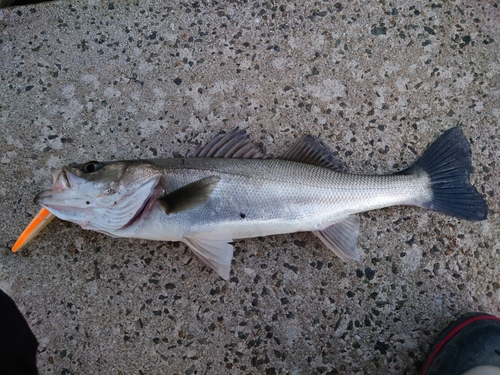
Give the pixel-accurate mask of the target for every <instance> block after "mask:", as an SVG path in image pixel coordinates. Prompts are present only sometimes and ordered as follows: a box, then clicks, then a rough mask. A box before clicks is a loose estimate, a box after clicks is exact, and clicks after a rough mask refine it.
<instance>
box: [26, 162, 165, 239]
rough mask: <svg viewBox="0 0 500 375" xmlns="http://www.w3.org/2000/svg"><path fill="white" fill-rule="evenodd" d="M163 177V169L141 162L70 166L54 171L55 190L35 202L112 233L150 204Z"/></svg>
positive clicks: (66, 216)
mask: <svg viewBox="0 0 500 375" xmlns="http://www.w3.org/2000/svg"><path fill="white" fill-rule="evenodd" d="M160 178H161V171H160V170H158V169H157V168H156V167H154V166H153V165H151V164H149V163H147V162H142V161H141V162H139V161H138V162H134V161H118V162H97V161H91V162H88V163H85V164H79V165H70V166H66V167H64V168H62V169H56V170H52V179H53V186H52V189H50V190H47V191H44V192H42V193H40V194H38V196H37V197H36V198H35V202H36V203H38V204H40V205H41V206H43V207H45V208H47V209H48V210H49V211H50V212H52V213H53V214H54V215H55V216H57V217H58V218H60V219H62V220H67V221H71V222H74V223H77V224H79V225H80V226H82V228H84V229H91V230H96V231H99V232H103V233H106V234H110V235H113V234H114V232H116V231H117V230H119V229H121V228H123V227H125V226H127V225H128V224H130V223H131V222H133V221H134V220H135V219H137V217H138V216H139V215H142V213H143V210H144V209H145V208H146V207H147V206H148V207H149V206H150V205H148V202H149V201H150V199H151V197H152V196H153V195H154V192H155V189H157V190H158V189H161V188H160V187H159V186H158V183H159V181H160Z"/></svg>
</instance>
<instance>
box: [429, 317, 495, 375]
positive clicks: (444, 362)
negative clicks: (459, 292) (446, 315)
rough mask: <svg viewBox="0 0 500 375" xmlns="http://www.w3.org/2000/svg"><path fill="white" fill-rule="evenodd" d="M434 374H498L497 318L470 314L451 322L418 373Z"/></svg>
mask: <svg viewBox="0 0 500 375" xmlns="http://www.w3.org/2000/svg"><path fill="white" fill-rule="evenodd" d="M471 371H472V372H471ZM488 371H489V372H488ZM438 374H439V375H479V374H481V375H486V374H488V375H489V374H491V375H500V318H498V317H496V316H493V315H488V314H483V313H470V314H466V315H464V316H462V317H461V318H459V319H458V320H456V321H455V322H453V323H451V324H450V325H449V326H448V328H446V329H445V330H444V331H443V332H442V333H441V335H440V336H439V338H438V340H437V341H436V344H435V345H434V347H433V349H432V351H431V353H430V354H429V356H428V357H427V359H426V361H425V363H424V366H423V367H422V370H421V371H420V375H438Z"/></svg>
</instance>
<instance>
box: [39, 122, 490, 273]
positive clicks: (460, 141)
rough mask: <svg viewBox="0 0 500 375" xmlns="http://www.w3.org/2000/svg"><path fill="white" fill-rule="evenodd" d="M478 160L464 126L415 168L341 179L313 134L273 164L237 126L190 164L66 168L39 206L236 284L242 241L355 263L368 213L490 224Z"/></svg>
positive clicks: (445, 137)
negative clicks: (307, 242)
mask: <svg viewBox="0 0 500 375" xmlns="http://www.w3.org/2000/svg"><path fill="white" fill-rule="evenodd" d="M436 157H439V158H440V159H439V160H438V161H436V160H435V158H436ZM469 158H470V148H469V145H468V143H467V141H466V140H465V137H464V136H463V134H462V132H461V131H460V130H459V129H458V128H454V129H451V130H449V131H448V132H446V133H445V135H443V136H442V137H441V138H440V139H438V140H437V141H436V143H435V144H434V145H433V146H431V147H430V148H429V150H428V151H427V152H426V153H425V154H424V156H423V157H422V158H421V159H419V161H417V163H416V164H415V165H414V166H413V167H412V168H410V169H408V170H407V171H403V172H402V173H397V174H393V175H384V176H374V175H354V174H348V173H343V172H340V171H339V167H338V163H337V162H336V160H335V159H334V157H333V155H332V154H331V152H330V151H329V149H328V148H326V146H324V145H323V144H322V143H321V142H320V141H319V140H317V139H315V138H313V137H310V136H309V137H307V136H306V137H303V138H302V139H301V140H300V141H299V142H298V143H297V144H296V145H294V146H293V147H292V148H291V149H290V150H289V151H288V152H287V153H285V155H283V156H282V158H278V159H272V158H269V157H268V156H267V155H265V154H262V153H261V152H260V151H259V150H258V149H257V148H256V147H255V146H254V145H253V144H252V143H251V141H250V140H249V139H248V137H247V135H246V133H245V132H244V131H239V130H237V129H236V130H234V131H233V132H230V133H228V134H227V135H224V134H219V135H217V136H216V138H215V139H214V140H213V141H212V142H210V143H209V144H207V146H204V147H200V148H199V149H198V150H197V151H196V152H195V155H194V157H190V158H170V159H158V160H138V161H119V162H110V163H98V162H90V163H87V164H83V165H80V166H75V167H65V168H64V169H63V170H62V171H56V172H54V187H53V189H52V190H49V191H46V192H43V193H41V194H40V195H39V196H38V197H37V202H38V203H40V204H41V205H42V206H44V207H46V208H47V209H48V210H49V211H51V212H52V213H53V214H54V215H56V216H58V217H60V218H61V219H63V220H69V221H72V222H75V223H78V224H80V225H81V226H82V227H83V228H85V229H92V230H97V231H99V232H102V233H105V234H108V235H111V236H116V237H130V238H143V239H150V240H164V241H165V240H171V241H183V242H185V243H186V244H187V245H188V246H189V247H190V248H191V249H192V250H193V251H194V252H195V253H196V255H197V256H198V257H200V258H201V259H202V260H203V261H204V262H205V263H206V264H207V265H209V266H210V267H212V268H213V269H214V270H216V271H217V272H218V273H219V275H221V276H222V277H223V278H225V279H227V278H228V277H229V272H230V261H231V258H232V251H233V248H232V245H230V244H229V243H230V242H231V241H232V240H234V239H239V238H248V237H256V236H267V235H272V234H283V233H290V232H298V231H312V232H313V233H314V234H315V235H316V236H318V237H319V238H320V239H321V240H322V241H323V243H325V245H327V246H328V247H329V248H330V249H331V250H332V251H334V252H335V253H336V254H337V255H338V256H339V257H341V258H342V259H343V260H348V259H359V255H358V253H357V251H356V239H357V235H358V231H359V218H358V217H357V215H355V214H357V213H360V212H364V211H368V210H373V209H378V208H382V207H388V206H393V205H415V206H420V207H425V208H431V209H435V210H438V211H442V212H445V213H447V214H451V215H455V216H459V217H464V218H467V219H471V220H482V219H484V218H485V217H486V210H487V207H486V204H485V202H484V200H483V198H482V197H481V196H480V195H479V193H477V191H476V190H475V189H474V188H473V187H472V186H471V185H470V183H469V170H470V161H469Z"/></svg>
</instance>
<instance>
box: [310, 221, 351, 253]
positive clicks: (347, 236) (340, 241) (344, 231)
mask: <svg viewBox="0 0 500 375" xmlns="http://www.w3.org/2000/svg"><path fill="white" fill-rule="evenodd" d="M313 233H314V235H315V236H317V237H318V238H319V239H320V240H321V242H323V243H324V244H325V245H326V246H327V247H328V248H329V249H330V250H331V251H333V252H334V253H335V255H337V256H338V257H339V258H340V259H342V260H343V261H344V262H346V261H347V260H349V259H355V260H359V254H358V250H357V249H356V247H357V246H356V243H357V241H358V234H359V217H358V216H349V217H348V218H347V219H344V220H342V221H339V222H338V223H335V224H333V225H330V226H329V227H327V228H325V229H323V230H317V231H314V232H313Z"/></svg>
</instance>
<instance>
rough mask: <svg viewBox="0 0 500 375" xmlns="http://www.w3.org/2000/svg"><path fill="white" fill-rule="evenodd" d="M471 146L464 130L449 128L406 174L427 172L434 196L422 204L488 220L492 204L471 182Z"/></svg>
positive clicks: (472, 218) (475, 218)
mask: <svg viewBox="0 0 500 375" xmlns="http://www.w3.org/2000/svg"><path fill="white" fill-rule="evenodd" d="M470 157H471V149H470V145H469V142H468V141H467V139H466V138H465V136H464V134H463V132H462V130H460V128H458V127H455V128H452V129H449V130H447V131H446V132H445V133H444V134H443V135H442V136H441V137H439V138H438V139H437V140H436V141H435V142H434V143H433V144H432V145H431V146H430V147H429V148H428V149H427V150H426V151H425V153H424V154H423V155H422V156H421V157H420V159H418V160H417V161H416V162H415V164H413V166H411V167H410V168H409V169H407V170H405V171H403V172H402V173H403V174H410V173H420V172H421V171H422V170H423V171H424V172H426V173H427V175H428V176H429V179H430V183H431V189H432V198H431V199H430V200H429V201H427V202H422V203H421V204H419V206H421V207H424V208H429V209H432V210H435V211H439V212H443V213H445V214H447V215H451V216H456V217H459V218H463V219H467V220H484V219H486V216H487V214H488V206H487V204H486V201H485V200H484V198H483V196H482V195H481V194H479V193H478V191H477V190H476V188H475V187H474V186H472V185H471V183H470V171H471V160H470Z"/></svg>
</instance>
